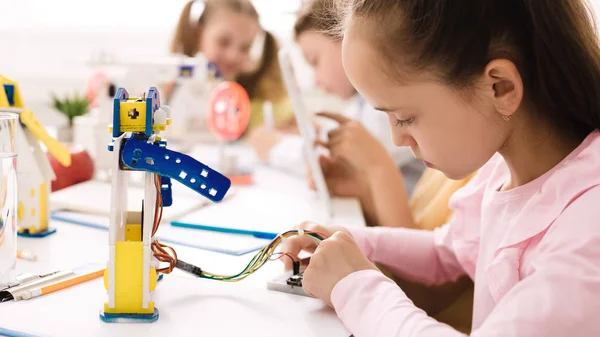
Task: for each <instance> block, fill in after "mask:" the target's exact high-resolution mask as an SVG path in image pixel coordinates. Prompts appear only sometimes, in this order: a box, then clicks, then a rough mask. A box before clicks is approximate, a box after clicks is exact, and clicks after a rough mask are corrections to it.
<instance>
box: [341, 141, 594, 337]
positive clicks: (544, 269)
mask: <svg viewBox="0 0 600 337" xmlns="http://www.w3.org/2000/svg"><path fill="white" fill-rule="evenodd" d="M508 177H509V173H508V168H507V167H506V164H505V162H504V161H503V159H502V157H501V156H499V155H496V156H495V157H494V158H492V160H490V162H489V163H487V164H486V165H485V166H484V167H483V168H482V169H481V170H480V172H479V174H478V176H477V177H475V178H474V179H473V180H472V181H471V182H470V183H469V184H468V185H467V186H465V187H464V188H463V189H461V190H459V191H458V192H457V193H456V194H455V195H454V196H453V197H452V199H451V201H450V207H451V208H452V209H453V210H454V217H453V219H452V221H451V222H450V223H449V224H447V225H445V226H442V227H440V228H438V229H436V230H435V231H433V232H430V231H419V230H410V229H403V228H360V229H354V228H350V230H351V231H352V235H353V236H354V238H355V240H356V242H357V243H358V244H359V246H360V247H361V249H362V250H363V252H364V253H365V254H366V255H367V257H369V259H371V260H373V261H376V262H379V263H380V264H382V265H384V266H386V267H387V268H389V269H390V270H391V271H392V272H393V273H394V274H395V275H398V276H401V277H403V278H405V279H408V280H413V281H421V282H424V283H426V284H430V285H435V284H442V283H446V282H448V281H454V280H456V279H457V278H459V277H460V276H462V275H464V274H467V275H469V276H470V277H471V278H472V279H473V280H474V281H475V296H474V308H473V331H472V334H471V336H485V337H491V336H494V337H496V336H498V337H513V336H514V337H516V336H544V337H565V336H600V317H599V316H598V315H600V186H598V185H600V133H599V132H598V131H596V132H593V133H592V134H590V135H589V136H588V137H587V138H586V139H585V141H584V142H583V143H582V144H581V145H580V146H579V147H578V148H577V149H575V150H574V151H573V152H572V153H571V154H570V155H569V156H568V157H567V158H565V159H564V160H563V161H562V162H561V163H560V164H558V165H557V166H556V167H554V168H553V169H552V170H550V171H549V172H547V173H546V174H544V175H543V176H541V177H539V178H538V179H536V180H534V181H532V182H530V183H528V184H526V185H523V186H521V187H518V188H516V189H513V190H509V191H498V190H499V188H500V187H501V186H502V184H503V183H505V182H506V181H507V179H508ZM331 301H332V303H333V306H334V308H335V310H336V312H337V313H338V316H339V317H340V318H341V319H342V321H343V322H344V324H345V325H346V327H347V328H348V329H349V330H350V331H351V332H352V333H353V334H354V336H356V337H367V336H368V337H388V336H389V337H391V336H406V337H409V336H439V337H449V336H464V334H462V333H460V332H457V331H456V330H454V329H452V328H451V327H449V326H447V325H445V324H442V323H439V322H437V321H435V320H434V319H433V318H430V317H428V316H427V315H426V314H425V313H424V312H423V311H422V310H420V309H418V308H416V307H415V306H414V305H413V304H412V302H411V301H410V300H409V299H408V298H407V297H406V295H405V294H404V292H403V291H402V289H400V288H399V287H398V286H397V285H396V283H394V282H393V281H392V280H390V279H389V278H387V277H385V276H384V275H383V274H381V273H379V272H377V271H373V270H368V271H359V272H355V273H353V274H350V275H348V276H347V277H346V278H344V279H342V280H341V281H340V282H339V283H338V284H337V285H336V286H335V288H334V289H333V292H332V294H331Z"/></svg>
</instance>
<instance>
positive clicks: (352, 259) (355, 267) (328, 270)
mask: <svg viewBox="0 0 600 337" xmlns="http://www.w3.org/2000/svg"><path fill="white" fill-rule="evenodd" d="M368 269H373V270H378V269H377V267H375V265H374V264H373V263H371V262H370V261H369V260H368V259H367V258H366V257H365V255H364V254H363V253H362V251H361V250H360V248H359V247H358V245H357V244H356V242H355V241H354V239H353V238H352V236H351V235H350V234H349V233H348V232H344V231H338V232H335V233H333V235H331V236H330V237H329V238H327V239H326V240H324V241H322V242H321V244H320V245H319V246H317V247H316V250H315V252H314V254H313V255H312V257H311V259H310V263H309V265H308V268H306V270H305V271H304V277H303V282H302V285H303V288H304V290H305V291H306V292H307V293H309V294H311V295H313V296H314V297H317V298H319V299H321V300H322V301H323V302H325V303H327V305H329V306H330V307H332V304H331V292H332V291H333V288H334V287H335V285H336V284H338V282H340V281H341V280H342V279H343V278H345V277H346V276H348V275H350V274H352V273H354V272H356V271H360V270H368Z"/></svg>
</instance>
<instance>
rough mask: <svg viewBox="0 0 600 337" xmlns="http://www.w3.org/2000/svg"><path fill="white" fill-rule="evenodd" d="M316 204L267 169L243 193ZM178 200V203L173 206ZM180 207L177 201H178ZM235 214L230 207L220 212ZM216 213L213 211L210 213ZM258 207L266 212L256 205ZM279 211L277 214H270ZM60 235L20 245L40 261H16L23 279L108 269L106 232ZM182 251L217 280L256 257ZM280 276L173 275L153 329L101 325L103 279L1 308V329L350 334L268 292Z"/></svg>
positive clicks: (301, 302)
mask: <svg viewBox="0 0 600 337" xmlns="http://www.w3.org/2000/svg"><path fill="white" fill-rule="evenodd" d="M258 188H260V189H263V190H269V191H277V192H279V193H282V194H288V195H293V196H295V197H303V196H305V197H306V198H311V197H314V193H313V192H311V191H309V190H308V189H307V188H306V183H305V182H304V181H302V180H300V179H298V178H294V177H292V176H288V175H286V174H283V173H281V172H277V171H273V170H270V169H268V168H259V169H258V170H257V172H256V175H255V185H254V186H252V187H243V189H244V190H245V191H246V193H250V192H251V191H252V190H253V189H258ZM175 200H176V199H175ZM175 202H176V201H175ZM218 206H219V207H223V212H229V211H230V210H229V209H227V204H226V202H223V203H222V204H219V205H218ZM211 207H212V206H211ZM256 207H264V205H262V204H261V202H260V200H257V206H256ZM357 207H358V203H349V204H348V214H349V216H348V219H352V221H355V223H353V224H350V225H361V224H364V220H363V219H362V217H361V213H360V208H358V209H357ZM269 211H270V212H276V211H277V209H270V210H269ZM52 225H53V226H56V228H57V229H58V232H57V233H56V234H55V235H52V236H50V237H47V238H44V239H23V238H19V248H21V249H24V250H29V251H32V252H34V253H36V254H37V255H38V259H39V260H38V261H36V262H29V261H22V260H19V261H18V266H17V272H18V273H22V272H49V271H54V270H58V269H66V268H71V267H77V266H79V265H83V264H86V263H90V262H105V261H106V260H107V256H108V247H107V242H108V232H106V231H102V230H97V229H92V228H87V227H81V226H78V225H72V224H66V223H59V222H54V223H53V224H52ZM174 248H176V250H177V253H178V256H179V258H181V259H182V260H184V261H187V262H191V263H194V264H196V265H198V266H200V267H201V268H203V269H205V270H209V271H211V272H213V273H226V274H230V273H234V272H238V271H239V270H241V269H242V268H243V267H244V266H245V265H246V264H247V263H248V261H249V260H250V258H251V257H252V256H253V254H254V253H251V254H247V255H245V256H239V257H236V256H231V255H223V254H219V253H214V252H209V251H204V250H198V249H193V248H187V247H178V246H174ZM281 272H282V264H281V263H280V262H276V261H275V262H269V263H267V264H266V265H265V266H264V267H263V268H262V269H260V270H259V271H257V272H256V273H255V274H253V275H251V276H250V277H248V278H247V279H245V280H243V281H241V282H240V283H222V282H216V281H209V280H199V279H195V278H193V277H191V276H188V275H185V274H183V273H182V272H181V271H175V272H174V273H173V274H171V275H166V276H165V278H164V279H163V280H162V281H160V282H159V285H158V287H157V289H156V291H155V292H154V300H155V303H156V307H157V308H158V309H159V311H160V317H159V320H158V321H157V322H155V323H152V324H106V323H102V322H101V321H100V319H99V316H98V314H99V310H100V308H101V307H102V305H103V303H104V301H105V297H106V291H105V290H104V287H103V285H102V282H101V280H100V279H98V280H94V281H90V282H87V283H85V284H81V285H78V286H75V287H72V288H68V289H65V290H62V291H59V292H56V293H53V294H49V295H46V296H42V297H40V298H36V299H33V300H30V301H21V302H8V303H0V327H2V328H8V329H14V330H19V331H23V332H29V333H37V334H40V335H44V336H61V337H62V336H78V337H79V336H161V337H163V336H203V335H207V336H213V335H214V336H217V335H218V336H241V335H244V336H273V337H275V336H277V337H279V336H282V335H283V336H299V337H300V336H302V337H306V336H332V337H334V336H339V337H347V336H349V332H348V331H347V330H346V329H345V328H344V327H343V325H342V324H341V322H340V321H339V320H338V319H337V317H336V315H335V313H334V312H333V310H332V309H330V308H329V307H327V306H326V305H324V304H323V303H322V302H320V301H319V300H316V299H312V298H305V297H300V296H295V295H290V294H285V293H279V292H273V291H269V290H267V289H266V282H267V280H269V279H272V278H274V277H276V276H277V275H279V273H281Z"/></svg>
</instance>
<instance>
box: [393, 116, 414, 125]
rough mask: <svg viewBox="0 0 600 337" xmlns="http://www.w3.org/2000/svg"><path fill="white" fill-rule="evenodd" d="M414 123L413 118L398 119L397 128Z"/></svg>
mask: <svg viewBox="0 0 600 337" xmlns="http://www.w3.org/2000/svg"><path fill="white" fill-rule="evenodd" d="M412 122H413V119H412V118H409V119H397V118H396V126H407V125H410V124H411V123H412Z"/></svg>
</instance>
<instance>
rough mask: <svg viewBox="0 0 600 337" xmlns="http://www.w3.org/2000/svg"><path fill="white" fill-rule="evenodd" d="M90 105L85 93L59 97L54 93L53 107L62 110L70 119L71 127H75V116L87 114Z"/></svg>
mask: <svg viewBox="0 0 600 337" xmlns="http://www.w3.org/2000/svg"><path fill="white" fill-rule="evenodd" d="M89 106H90V101H89V100H88V99H87V98H86V97H85V96H83V95H80V94H77V93H75V94H74V95H73V96H65V97H64V98H59V97H57V96H56V95H52V107H53V108H54V109H56V110H58V111H60V112H61V113H62V114H63V115H65V117H67V119H68V120H69V127H70V128H72V127H73V120H74V119H75V117H78V116H83V115H85V114H86V113H87V112H88V110H89Z"/></svg>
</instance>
